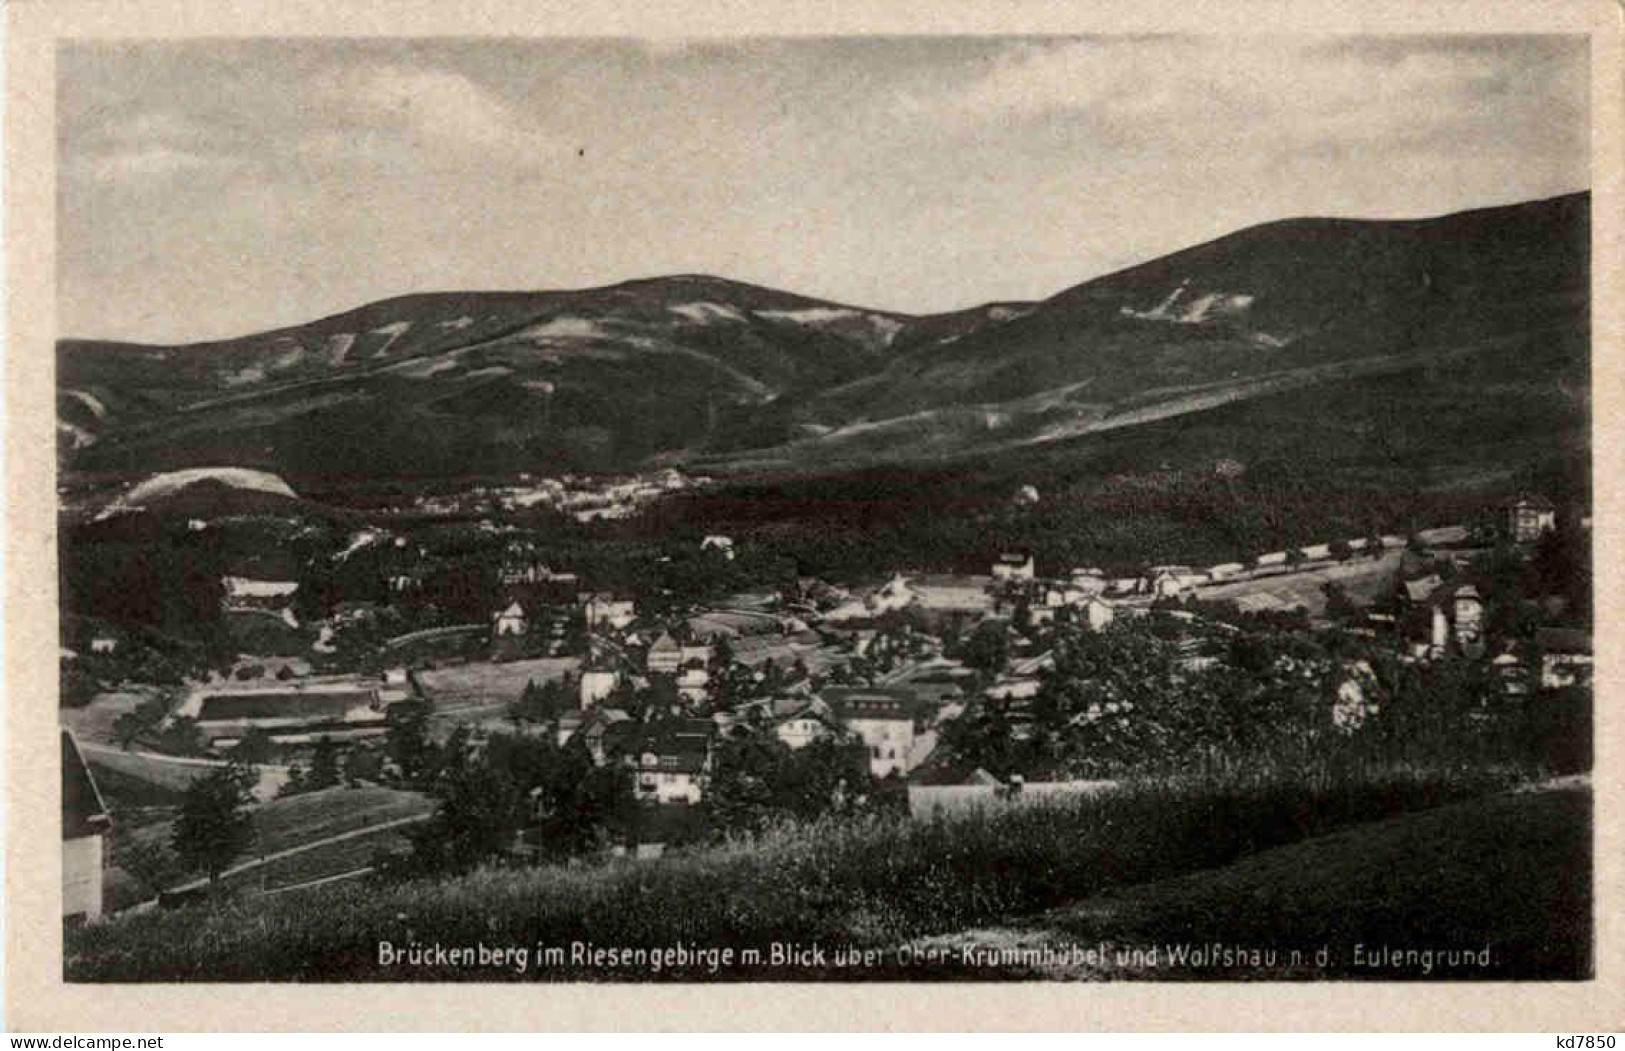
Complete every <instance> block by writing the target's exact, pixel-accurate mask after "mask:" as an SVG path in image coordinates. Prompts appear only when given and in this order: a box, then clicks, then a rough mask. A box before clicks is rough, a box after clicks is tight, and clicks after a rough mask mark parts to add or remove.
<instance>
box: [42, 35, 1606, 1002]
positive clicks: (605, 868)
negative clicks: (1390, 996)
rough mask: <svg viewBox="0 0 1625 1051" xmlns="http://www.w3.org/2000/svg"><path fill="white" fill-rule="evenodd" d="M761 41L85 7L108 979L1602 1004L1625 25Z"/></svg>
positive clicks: (95, 738) (74, 692) (84, 875)
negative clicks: (1612, 273)
mask: <svg viewBox="0 0 1625 1051" xmlns="http://www.w3.org/2000/svg"><path fill="white" fill-rule="evenodd" d="M1554 24H1555V23H1554ZM1576 24H1578V23H1576ZM1565 25H1567V23H1565ZM633 28H634V27H633V26H632V23H631V22H627V23H626V24H625V25H622V26H618V27H617V28H616V30H615V32H616V33H619V34H626V33H628V32H630V31H632V29H633ZM678 28H679V29H680V27H678ZM714 28H717V29H718V31H717V33H716V34H715V35H714V36H706V37H704V38H694V39H689V38H684V37H681V36H673V37H671V38H670V39H644V38H640V37H637V36H628V35H609V36H602V37H594V36H579V37H577V36H556V35H555V36H547V35H536V36H524V35H515V36H510V37H504V36H502V35H500V33H499V34H498V35H495V36H489V35H488V36H480V37H464V36H448V37H443V38H442V37H422V38H417V37H411V38H408V37H400V38H394V37H389V36H387V35H385V36H379V37H377V38H373V37H368V38H364V39H363V38H352V37H347V36H335V37H323V36H321V35H320V34H319V33H318V34H314V35H312V34H304V35H298V36H292V37H284V36H265V37H258V36H236V35H228V36H223V37H218V38H216V37H196V38H191V37H189V38H187V39H186V40H184V41H182V40H173V41H171V40H161V39H158V38H150V39H149V38H147V37H134V38H129V39H126V38H123V37H115V36H108V35H105V34H103V35H101V36H97V37H95V38H94V39H90V38H87V39H85V40H82V41H78V40H76V41H69V40H67V39H66V38H63V40H62V41H61V42H60V44H59V46H58V47H57V49H56V51H55V57H54V62H55V68H56V70H57V75H56V77H55V80H54V92H55V94H54V96H53V99H54V102H53V110H52V112H53V114H54V115H55V120H56V121H57V126H56V129H55V138H54V139H53V140H51V141H52V143H54V149H55V153H54V154H53V157H55V158H57V160H56V161H55V162H54V163H53V165H47V166H46V167H47V168H48V169H50V170H51V171H53V172H55V173H56V177H57V185H56V195H57V196H56V200H57V204H56V208H55V214H56V215H57V216H58V217H59V218H60V221H59V222H58V223H57V224H56V233H57V237H58V239H59V243H58V245H57V246H56V258H58V260H59V262H60V265H59V266H58V267H57V269H56V271H55V279H54V280H55V285H56V290H57V303H56V306H55V313H54V314H53V315H51V316H52V317H54V318H55V319H57V322H58V327H57V328H56V330H55V331H54V332H53V333H52V335H53V336H54V337H55V339H54V359H53V361H52V362H50V363H45V362H36V363H34V364H37V365H38V366H39V369H38V372H39V376H40V382H42V383H49V384H50V385H51V386H52V390H53V393H54V396H55V417H54V424H55V429H56V430H55V434H56V448H55V463H54V471H52V472H50V479H51V481H50V485H52V486H54V492H52V491H50V490H49V489H47V488H44V487H42V488H41V489H40V491H39V492H38V493H35V494H33V495H34V496H35V497H36V498H39V499H44V500H47V501H51V502H52V503H53V504H54V521H53V522H52V523H50V526H51V528H43V527H42V528H41V529H40V530H39V531H38V535H39V536H41V537H46V538H48V542H49V543H50V544H51V545H52V551H51V554H52V555H53V556H54V569H55V577H54V586H53V587H40V588H38V589H31V590H33V591H37V593H31V594H28V595H26V596H25V597H28V598H32V599H36V600H37V601H38V602H39V603H40V608H41V609H42V610H43V609H46V608H49V610H50V613H49V616H50V617H52V618H54V619H55V622H56V629H57V630H56V632H55V634H54V635H48V637H45V638H44V639H43V640H42V639H41V638H40V633H39V632H38V631H37V630H36V631H32V632H30V633H25V635H24V636H20V638H21V639H22V641H24V642H26V643H29V644H30V645H33V646H34V647H35V648H34V649H30V650H26V651H25V650H22V649H19V650H18V653H19V654H21V656H20V658H19V659H20V660H22V661H24V662H32V663H34V664H38V663H39V662H40V661H42V660H43V661H44V662H45V663H46V664H47V666H49V665H50V663H51V662H52V661H53V660H54V661H55V663H56V667H57V670H58V683H59V689H58V693H57V697H56V698H55V703H54V716H55V718H54V722H51V721H50V720H47V721H48V723H49V725H48V726H47V727H46V730H47V731H48V732H47V733H46V734H45V736H44V737H42V738H38V739H36V737H37V735H34V736H30V737H29V739H28V741H26V742H24V743H22V744H20V747H23V748H24V749H25V751H26V754H27V756H28V763H32V762H33V760H34V759H35V758H36V757H37V756H38V753H39V749H40V748H41V747H43V748H45V749H46V750H47V752H48V753H49V755H51V756H52V757H54V756H55V755H56V752H57V749H58V748H59V747H60V754H61V804H62V866H61V879H62V906H61V910H62V913H61V914H62V922H63V928H62V954H61V965H62V975H61V976H62V978H63V979H64V980H65V981H66V982H69V983H75V982H210V983H226V982H244V983H279V982H333V983H361V982H426V983H437V984H438V983H447V982H461V981H469V982H478V981H492V982H495V981H543V982H708V981H717V982H733V981H765V982H775V983H780V982H783V983H789V982H822V981H831V982H845V981H872V982H926V981H1022V982H1026V981H1033V980H1045V981H1049V980H1068V981H1071V980H1080V981H1102V980H1104V981H1117V980H1136V981H1137V980H1155V981H1165V980H1166V981H1180V980H1192V981H1226V982H1228V981H1243V980H1245V981H1260V980H1263V981H1271V982H1274V981H1332V980H1336V981H1341V980H1353V981H1361V980H1379V981H1383V982H1389V981H1416V982H1422V981H1452V982H1453V981H1458V980H1462V981H1479V980H1493V981H1496V982H1502V981H1516V980H1530V981H1557V980H1563V981H1572V982H1585V981H1587V980H1589V979H1592V978H1594V977H1596V976H1597V972H1598V970H1599V968H1598V966H1597V960H1598V956H1597V946H1598V945H1599V944H1600V943H1599V941H1598V939H1597V938H1596V936H1595V933H1596V932H1595V930H1594V920H1593V917H1595V916H1596V915H1598V914H1599V913H1598V909H1597V907H1596V900H1595V895H1594V890H1595V887H1596V886H1598V885H1599V884H1598V882H1597V880H1596V879H1594V874H1595V873H1596V872H1597V867H1596V865H1595V863H1594V852H1593V843H1594V841H1596V837H1595V835H1594V829H1593V786H1592V777H1593V770H1594V766H1595V765H1597V764H1600V763H1601V762H1602V759H1598V758H1596V754H1598V753H1603V752H1605V749H1594V736H1593V711H1594V684H1593V679H1594V673H1593V659H1594V654H1593V647H1594V641H1595V639H1596V632H1595V628H1596V621H1595V609H1594V607H1595V597H1594V573H1595V571H1594V560H1593V533H1594V526H1593V518H1592V516H1593V514H1595V513H1598V511H1600V510H1601V509H1600V508H1599V507H1598V505H1597V501H1596V486H1595V484H1594V473H1593V459H1594V452H1595V445H1594V442H1595V437H1596V434H1597V433H1602V432H1598V431H1596V429H1595V425H1596V414H1595V410H1594V406H1593V403H1592V396H1591V392H1592V383H1593V379H1594V374H1595V365H1594V359H1593V346H1592V317H1593V300H1592V295H1593V289H1594V286H1595V272H1594V269H1593V266H1592V262H1593V244H1594V243H1597V244H1600V241H1598V240H1597V235H1596V233H1595V232H1594V221H1593V214H1592V209H1591V204H1592V199H1591V189H1590V187H1591V185H1592V183H1593V182H1594V181H1595V178H1594V176H1595V172H1594V170H1593V168H1592V166H1591V139H1592V137H1591V136H1590V135H1589V134H1588V130H1589V129H1590V128H1591V127H1592V124H1593V115H1592V102H1591V98H1592V95H1591V90H1592V84H1593V81H1594V79H1595V77H1594V76H1593V72H1592V64H1593V59H1592V57H1591V56H1592V42H1591V38H1590V37H1588V36H1587V35H1585V33H1581V32H1579V31H1578V30H1577V29H1564V30H1563V32H1562V33H1556V32H1554V33H1545V32H1540V33H1536V32H1534V31H1533V30H1531V31H1529V32H1528V33H1523V34H1521V35H1520V34H1519V33H1512V34H1506V35H1500V36H1495V37H1493V38H1486V37H1481V36H1477V35H1471V34H1469V35H1466V36H1461V35H1453V34H1445V35H1429V34H1426V33H1423V32H1421V31H1420V30H1418V31H1415V32H1411V33H1408V34H1382V35H1374V36H1369V37H1367V36H1362V35H1359V34H1342V33H1337V34H1331V33H1319V34H1317V33H1306V34H1299V35H1278V36H1268V35H1265V36H1259V35H1256V34H1252V33H1246V34H1241V35H1222V34H1220V33H1218V32H1216V31H1214V32H1210V31H1209V30H1206V29H1205V30H1202V31H1201V32H1198V33H1193V34H1187V33H1160V32H1158V33H1148V34H1140V33H1135V34H1115V33H1103V34H1092V33H1087V32H1082V31H1074V30H1070V29H1069V30H1067V32H1066V34H1063V35H1053V36H1046V35H1045V34H1043V33H1041V32H1039V33H1036V35H1035V34H1034V33H1023V34H1017V35H1001V34H997V33H990V34H982V35H965V34H938V33H936V32H935V31H926V32H921V33H919V34H913V35H910V34H904V35H901V36H870V37H865V36H862V35H841V34H836V35H819V34H817V33H811V34H806V35H801V36H793V37H783V38H780V37H772V36H758V35H750V34H745V35H739V34H732V35H730V34H729V33H728V32H727V31H726V30H727V26H726V25H722V24H720V23H719V26H718V27H714ZM1210 28H1211V27H1210ZM527 32H530V30H527ZM535 32H537V33H541V32H543V30H535ZM1596 32H1599V33H1600V32H1601V30H1600V29H1599V30H1596ZM1599 39H1600V38H1599ZM1423 111H1426V112H1427V113H1428V114H1429V115H1430V116H1429V123H1428V125H1427V127H1426V128H1424V129H1422V132H1421V133H1419V132H1418V125H1417V117H1416V115H1417V114H1418V113H1420V112H1423ZM245 129H250V130H251V131H252V134H249V133H246V132H245ZM1605 203H1606V202H1605ZM42 316H43V315H42ZM1605 431H1606V428H1604V429H1603V432H1605ZM36 458H37V457H36ZM53 497H54V500H53V499H52V498H53ZM1608 528H1609V524H1608V523H1607V521H1606V520H1602V521H1601V523H1600V524H1598V525H1596V526H1595V532H1597V533H1600V534H1602V535H1603V536H1604V537H1606V536H1607V535H1608ZM28 623H29V624H34V625H35V626H36V627H37V624H35V622H34V621H32V620H30V621H28ZM14 663H16V662H15V661H14ZM1600 678H1601V680H1602V681H1606V678H1607V676H1606V674H1604V675H1603V676H1601V677H1600ZM39 702H40V703H43V704H45V705H47V706H53V702H52V699H51V698H50V697H45V698H41V699H39ZM19 703H25V704H33V703H34V701H33V700H30V699H26V698H19ZM19 725H26V724H19ZM1606 743H1607V742H1606V740H1605V741H1604V744H1606ZM19 754H23V753H19ZM1603 758H1605V755H1604V756H1603ZM1594 760H1595V762H1594ZM28 763H25V764H24V765H25V766H27V765H28ZM50 776H51V778H52V779H53V780H54V777H55V774H54V772H52V773H51V775H50ZM35 860H36V861H37V860H38V859H35ZM1375 947H1385V948H1384V950H1383V951H1382V952H1380V953H1378V954H1377V960H1378V962H1377V963H1375V964H1373V963H1371V962H1370V961H1371V960H1372V959H1373V956H1372V951H1373V950H1374V949H1375ZM575 949H580V950H581V951H580V952H579V953H578V952H575V951H574V950H575ZM1176 950H1177V951H1176ZM1388 950H1392V951H1391V952H1389V951H1388ZM1439 954H1442V955H1439ZM723 956H726V957H727V960H726V961H723V960H722V959H721V957H723ZM492 959H495V960H497V961H501V962H499V963H496V964H493V963H491V962H490V960H492ZM482 961H484V962H482ZM854 961H856V962H854ZM539 999H546V998H539ZM769 999H771V998H769ZM607 1002H608V1001H606V1003H607ZM765 1002H766V1001H764V1003H765Z"/></svg>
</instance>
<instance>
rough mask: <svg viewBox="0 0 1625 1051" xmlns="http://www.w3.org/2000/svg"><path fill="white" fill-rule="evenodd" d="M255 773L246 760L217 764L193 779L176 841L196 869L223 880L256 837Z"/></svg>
mask: <svg viewBox="0 0 1625 1051" xmlns="http://www.w3.org/2000/svg"><path fill="white" fill-rule="evenodd" d="M253 783H254V774H253V772H252V771H251V770H249V769H248V768H247V767H245V766H243V765H241V764H240V763H235V762H232V763H227V764H226V765H225V766H221V767H215V768H214V769H212V770H210V771H209V772H208V773H207V774H205V775H203V776H202V777H200V778H198V779H197V780H195V781H193V782H192V783H191V784H190V785H188V786H187V788H186V794H185V796H184V797H183V798H182V799H181V807H180V813H179V814H178V815H177V816H176V818H175V831H174V833H173V835H172V837H171V840H170V842H171V845H172V846H173V847H174V850H175V855H176V856H177V857H179V858H180V859H181V861H182V862H183V863H184V864H185V865H187V867H189V868H192V869H201V870H202V871H203V872H204V873H206V874H207V875H208V877H209V882H210V884H213V883H215V882H216V881H218V880H219V878H220V874H221V873H222V872H224V871H225V870H226V868H227V867H228V866H230V864H231V863H232V861H234V860H236V858H237V857H238V855H240V854H242V852H243V851H244V850H246V849H248V844H249V843H250V842H251V841H252V840H253V838H254V824H253V818H252V816H251V815H250V814H249V811H248V807H249V804H250V803H251V802H252V801H253V796H252V795H251V794H250V792H249V789H250V786H252V785H253Z"/></svg>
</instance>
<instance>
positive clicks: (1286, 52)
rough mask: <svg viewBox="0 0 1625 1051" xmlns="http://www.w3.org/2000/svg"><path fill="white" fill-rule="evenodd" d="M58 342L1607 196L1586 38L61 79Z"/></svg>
mask: <svg viewBox="0 0 1625 1051" xmlns="http://www.w3.org/2000/svg"><path fill="white" fill-rule="evenodd" d="M58 77H59V82H58V102H59V111H58V112H59V128H58V138H59V142H58V146H59V158H58V160H59V164H60V168H59V192H60V200H59V210H58V232H59V234H58V235H59V238H60V240H59V245H60V255H59V289H60V292H59V295H60V300H59V302H60V321H61V328H62V331H63V334H65V335H77V336H95V337H108V338H122V339H137V340H148V341H161V342H174V341H186V340H197V339H206V338H215V337H222V336H229V335H238V334H243V333H246V332H252V331H257V330H261V329H265V328H269V327H272V326H275V325H279V324H291V323H297V322H300V321H306V320H311V319H314V318H316V317H318V316H321V315H324V314H330V313H334V312H337V311H339V310H343V309H347V308H349V307H352V306H356V305H359V304H361V303H364V302H367V301H369V300H373V299H380V298H383V297H386V296H391V295H399V294H402V293H407V292H418V291H433V290H452V289H456V290H465V289H524V288H537V289H540V288H571V287H584V286H591V285H599V284H608V283H612V282H615V281H619V280H624V279H627V278H631V277H640V276H648V275H655V274H663V273H694V272H701V273H711V274H718V275H722V276H727V277H734V278H738V279H741V280H746V281H752V282H756V283H760V284H765V285H771V286H774V287H778V288H784V289H787V290H791V291H796V292H801V293H804V294H808V295H815V296H822V297H826V298H830V299H835V300H841V301H845V302H851V303H857V304H862V305H865V306H873V307H883V308H890V309H895V310H901V311H907V312H929V311H938V310H949V309H954V308H958V307H963V306H970V305H972V304H975V303H980V302H986V301H989V300H994V299H1028V298H1040V297H1044V296H1048V295H1051V294H1053V293H1055V292H1057V291H1060V290H1061V289H1062V288H1065V287H1067V286H1069V285H1073V284H1076V283H1078V282H1079V281H1082V280H1085V279H1087V278H1090V277H1095V276H1098V275H1100V274H1103V273H1108V272H1110V271H1112V270H1115V269H1118V268H1120V267H1123V266H1126V265H1129V264H1131V263H1134V262H1138V261H1140V260H1143V259H1147V258H1151V257H1154V256H1157V255H1161V254H1163V253H1166V252H1169V251H1172V250H1174V249H1177V248H1180V247H1183V246H1185V245H1188V244H1192V243H1195V242H1200V241H1204V240H1208V239H1210V238H1213V237H1216V236H1219V235H1221V234H1225V233H1228V232H1230V231H1232V230H1235V229H1237V228H1239V227H1243V226H1247V225H1250V224H1253V223H1257V222H1262V221H1266V220H1269V219H1275V218H1282V217H1286V216H1294V215H1308V214H1314V215H1345V216H1364V217H1399V216H1420V215H1432V214H1439V213H1443V212H1448V211H1454V210H1458V209H1461V208H1469V207H1476V206H1481V205H1487V204H1496V203H1504V202H1511V201H1517V200H1524V199H1529V198H1535V197H1546V196H1551V195H1554V194H1559V193H1564V192H1568V191H1572V190H1578V189H1584V188H1586V187H1587V186H1588V182H1589V177H1588V149H1589V141H1588V140H1589V133H1588V116H1587V102H1586V100H1587V84H1588V80H1589V69H1588V61H1587V54H1586V45H1585V42H1584V40H1583V39H1581V38H1566V37H1526V38H1522V39H1507V38H1488V37H1476V38H1469V37H1452V38H1445V37H1430V38H1415V37H1411V38H1394V37H1387V38H1374V37H1365V38H1325V37H1321V38H1305V37H1295V38H1275V39H1270V38H1257V37H1250V38H1234V37H1230V38H1226V37H1203V38H1190V37H1133V38H1130V37H1115V38H1111V37H1108V38H1098V37H1089V38H1042V39H1031V38H1028V39H1016V38H987V37H980V38H965V37H959V38H948V37H943V38H909V39H869V40H861V39H850V38H849V39H795V40H775V39H748V40H742V41H729V42H685V41H676V40H661V41H631V40H621V41H605V40H575V41H558V40H554V41H523V42H520V41H494V40H485V41H474V40H432V41H356V40H350V41H344V40H320V41H312V40H306V41H290V40H254V41H239V42H226V41H210V42H202V43H187V44H94V45H73V46H68V47H64V48H63V49H62V51H61V52H60V53H59V56H58Z"/></svg>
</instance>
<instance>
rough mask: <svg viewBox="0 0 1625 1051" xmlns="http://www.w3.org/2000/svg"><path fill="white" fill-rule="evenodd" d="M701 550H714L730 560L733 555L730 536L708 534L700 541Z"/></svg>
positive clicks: (732, 543)
mask: <svg viewBox="0 0 1625 1051" xmlns="http://www.w3.org/2000/svg"><path fill="white" fill-rule="evenodd" d="M700 550H701V551H714V552H716V553H717V554H719V555H721V556H722V557H723V558H725V559H727V560H728V561H730V562H732V561H733V557H734V542H733V538H732V537H726V536H708V537H706V538H705V539H704V540H701V541H700Z"/></svg>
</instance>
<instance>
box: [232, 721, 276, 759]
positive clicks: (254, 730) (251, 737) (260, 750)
mask: <svg viewBox="0 0 1625 1051" xmlns="http://www.w3.org/2000/svg"><path fill="white" fill-rule="evenodd" d="M275 757H276V742H274V741H272V740H271V735H270V734H268V733H266V732H265V730H264V728H263V727H259V726H255V727H251V728H250V729H249V731H248V732H247V733H245V734H243V736H242V739H241V740H239V741H238V742H237V744H236V745H235V746H234V747H233V748H232V750H231V758H232V759H233V760H235V761H236V762H239V763H243V764H244V765H247V766H258V765H259V764H261V763H268V762H270V761H271V760H272V759H273V758H275Z"/></svg>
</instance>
